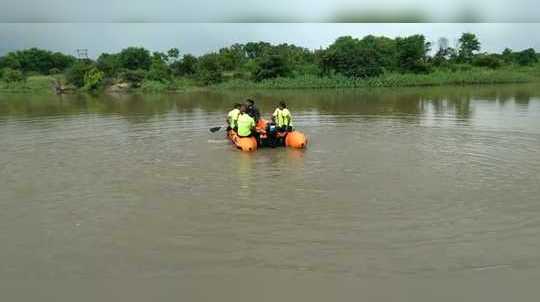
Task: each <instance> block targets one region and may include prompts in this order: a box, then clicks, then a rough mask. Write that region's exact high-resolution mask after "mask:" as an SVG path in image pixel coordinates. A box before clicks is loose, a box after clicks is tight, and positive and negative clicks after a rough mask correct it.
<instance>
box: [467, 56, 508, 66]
mask: <svg viewBox="0 0 540 302" xmlns="http://www.w3.org/2000/svg"><path fill="white" fill-rule="evenodd" d="M472 64H473V65H475V66H479V67H487V68H491V69H497V68H500V67H501V66H502V64H503V61H502V60H501V59H500V58H499V57H498V56H497V55H493V54H480V55H476V56H475V57H474V58H473V61H472Z"/></svg>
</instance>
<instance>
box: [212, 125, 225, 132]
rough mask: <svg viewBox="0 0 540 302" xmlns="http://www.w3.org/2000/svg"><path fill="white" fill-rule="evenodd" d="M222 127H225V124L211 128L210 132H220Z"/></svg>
mask: <svg viewBox="0 0 540 302" xmlns="http://www.w3.org/2000/svg"><path fill="white" fill-rule="evenodd" d="M221 128H223V126H219V127H213V128H210V132H212V133H214V132H218V131H219V130H220V129H221Z"/></svg>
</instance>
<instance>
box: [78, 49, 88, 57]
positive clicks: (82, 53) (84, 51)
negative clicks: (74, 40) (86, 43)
mask: <svg viewBox="0 0 540 302" xmlns="http://www.w3.org/2000/svg"><path fill="white" fill-rule="evenodd" d="M75 52H76V53H77V58H78V59H88V49H86V48H78V49H76V50H75Z"/></svg>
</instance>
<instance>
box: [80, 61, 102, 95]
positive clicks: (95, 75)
mask: <svg viewBox="0 0 540 302" xmlns="http://www.w3.org/2000/svg"><path fill="white" fill-rule="evenodd" d="M104 77H105V74H104V73H103V72H102V71H100V70H99V69H97V67H92V68H90V69H89V70H88V71H87V72H86V73H85V74H84V89H86V90H96V89H98V88H99V87H100V85H101V83H102V81H103V78H104Z"/></svg>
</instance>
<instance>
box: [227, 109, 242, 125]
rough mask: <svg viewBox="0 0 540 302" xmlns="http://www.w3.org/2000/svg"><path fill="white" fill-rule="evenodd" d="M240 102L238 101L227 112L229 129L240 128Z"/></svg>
mask: <svg viewBox="0 0 540 302" xmlns="http://www.w3.org/2000/svg"><path fill="white" fill-rule="evenodd" d="M240 106H241V105H240V104H238V103H236V104H234V106H233V110H231V111H229V113H228V114H227V125H228V127H227V131H229V130H234V131H237V128H238V116H239V115H240Z"/></svg>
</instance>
